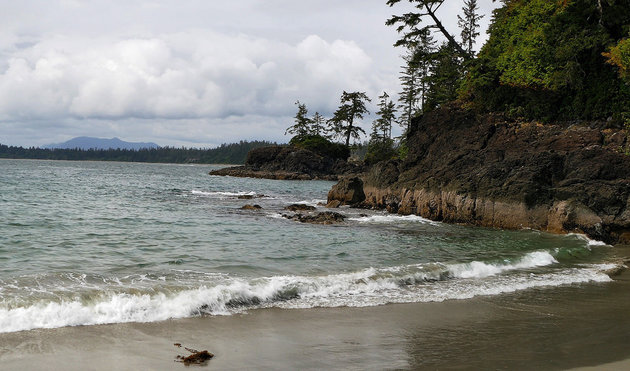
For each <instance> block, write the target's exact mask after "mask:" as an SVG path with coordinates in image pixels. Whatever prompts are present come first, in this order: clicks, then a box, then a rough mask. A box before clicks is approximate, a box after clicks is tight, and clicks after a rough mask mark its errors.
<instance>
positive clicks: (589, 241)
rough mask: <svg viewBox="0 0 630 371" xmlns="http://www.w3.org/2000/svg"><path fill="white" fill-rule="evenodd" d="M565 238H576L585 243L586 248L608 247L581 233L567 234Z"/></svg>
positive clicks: (604, 243) (602, 242)
mask: <svg viewBox="0 0 630 371" xmlns="http://www.w3.org/2000/svg"><path fill="white" fill-rule="evenodd" d="M567 236H572V237H577V238H578V239H580V240H582V241H585V242H586V244H587V245H588V246H609V245H608V244H607V243H606V242H604V241H597V240H593V239H590V238H589V237H588V236H587V235H585V234H582V233H569V234H567Z"/></svg>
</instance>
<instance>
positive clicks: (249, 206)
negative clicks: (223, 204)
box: [241, 205, 262, 210]
mask: <svg viewBox="0 0 630 371" xmlns="http://www.w3.org/2000/svg"><path fill="white" fill-rule="evenodd" d="M241 210H262V207H261V206H260V205H245V206H243V207H241Z"/></svg>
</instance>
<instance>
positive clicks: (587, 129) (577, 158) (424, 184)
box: [329, 107, 630, 243]
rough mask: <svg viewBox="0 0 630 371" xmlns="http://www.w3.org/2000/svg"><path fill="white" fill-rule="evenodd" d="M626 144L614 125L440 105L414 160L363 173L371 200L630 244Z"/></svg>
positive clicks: (418, 126) (414, 146) (412, 152)
mask: <svg viewBox="0 0 630 371" xmlns="http://www.w3.org/2000/svg"><path fill="white" fill-rule="evenodd" d="M589 124H590V125H589ZM627 141H628V138H627V134H626V132H625V131H624V130H622V129H611V128H606V124H605V123H594V124H593V123H588V124H584V123H566V124H554V125H551V124H540V123H535V122H534V123H532V122H513V121H507V120H504V119H503V118H501V117H499V116H492V115H488V116H483V117H477V116H475V115H474V114H473V113H472V112H470V111H467V110H463V109H459V108H455V107H450V108H446V109H441V110H437V111H434V112H432V113H430V114H427V115H425V117H423V118H422V119H420V120H417V121H416V122H415V125H414V127H413V129H412V132H411V134H410V136H409V138H408V143H409V154H408V156H407V159H406V160H405V161H402V162H401V161H390V162H386V163H380V164H377V165H376V166H374V167H372V169H370V171H369V172H368V173H366V174H365V175H364V176H363V181H364V186H363V191H364V193H365V197H366V199H365V201H363V203H362V205H363V206H364V207H374V208H384V209H387V210H389V211H390V212H396V213H401V214H416V215H420V216H422V217H425V218H430V219H433V220H439V221H445V222H452V223H465V224H472V225H479V226H489V227H499V228H534V229H539V230H546V231H551V232H557V233H565V232H579V233H586V234H587V235H588V236H590V237H592V238H595V239H599V240H603V241H606V242H609V243H618V242H621V243H630V156H627V155H625V154H623V153H622V151H621V149H624V148H627V147H626V146H627V144H628V143H627ZM329 201H330V200H329Z"/></svg>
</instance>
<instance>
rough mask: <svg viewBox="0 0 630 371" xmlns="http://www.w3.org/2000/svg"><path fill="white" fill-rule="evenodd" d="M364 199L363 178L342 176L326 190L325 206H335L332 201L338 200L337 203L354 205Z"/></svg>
mask: <svg viewBox="0 0 630 371" xmlns="http://www.w3.org/2000/svg"><path fill="white" fill-rule="evenodd" d="M364 200H365V193H363V180H361V178H359V177H351V178H344V179H342V180H341V181H339V183H337V184H335V185H334V186H333V187H332V189H331V190H330V192H328V205H327V207H335V206H333V205H335V204H334V203H331V202H332V201H339V202H340V203H339V205H356V204H358V203H360V202H363V201H364ZM339 205H337V206H339Z"/></svg>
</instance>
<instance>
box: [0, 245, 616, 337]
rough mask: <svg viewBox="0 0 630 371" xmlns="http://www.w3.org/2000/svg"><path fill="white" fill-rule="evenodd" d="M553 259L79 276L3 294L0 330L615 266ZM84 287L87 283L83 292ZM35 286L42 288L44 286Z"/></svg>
mask: <svg viewBox="0 0 630 371" xmlns="http://www.w3.org/2000/svg"><path fill="white" fill-rule="evenodd" d="M555 265H557V261H556V259H555V258H554V257H553V256H552V255H551V254H550V253H548V252H546V251H536V252H531V253H528V254H526V255H524V256H522V257H521V258H519V259H515V260H513V261H508V260H504V261H501V262H494V263H491V262H479V261H472V262H469V263H457V264H445V263H429V264H417V265H403V266H396V267H386V268H366V269H362V270H359V271H356V272H347V273H340V274H333V275H325V276H294V275H287V276H272V277H259V278H249V279H246V278H239V277H231V276H228V275H222V276H218V275H212V274H208V275H207V276H205V281H204V274H203V273H190V274H191V275H193V276H194V277H195V279H186V278H185V277H186V274H188V273H186V272H184V273H181V274H183V276H182V277H180V278H181V279H176V278H177V277H170V278H168V279H165V278H164V277H156V278H154V279H151V280H147V281H142V282H141V283H142V284H141V285H139V286H137V288H135V289H133V290H130V289H125V290H121V287H123V286H124V287H129V286H128V284H124V285H120V284H118V285H114V284H111V282H110V283H109V284H103V285H101V286H100V287H99V286H98V285H95V284H94V283H90V284H89V285H88V284H83V283H82V282H86V280H85V279H83V281H81V280H79V281H77V282H78V283H77V285H78V286H77V287H73V288H72V290H68V288H67V287H66V288H63V289H60V290H57V292H53V293H52V297H54V299H53V298H52V297H48V298H47V299H45V300H44V299H40V300H39V301H35V302H29V303H25V302H22V303H19V304H18V303H16V302H15V301H11V300H10V296H9V295H0V298H2V299H1V300H0V332H14V331H23V330H30V329H34V328H55V327H64V326H77V325H96V324H107V323H120V322H153V321H162V320H166V319H171V318H184V317H191V316H197V315H229V314H233V313H238V312H242V311H244V310H247V309H253V308H266V307H280V308H312V307H339V306H352V307H363V306H374V305H382V304H387V303H409V302H439V301H444V300H453V299H467V298H472V297H475V296H480V295H498V294H501V293H508V292H514V291H518V290H524V289H528V288H533V287H542V286H559V285H567V284H575V283H583V282H607V281H610V278H609V277H608V276H607V275H606V274H605V273H603V272H602V271H603V270H605V269H610V268H612V267H613V266H614V265H603V264H600V265H588V266H579V267H574V268H562V267H556V269H553V268H554V266H555ZM541 267H546V268H545V269H544V270H540V268H541ZM169 281H170V282H169ZM103 282H104V281H103ZM112 282H119V281H117V280H112ZM81 285H84V286H86V287H85V289H84V292H80V291H81V290H80V286H81ZM33 290H34V291H36V290H40V291H41V286H38V287H35V288H33ZM5 294H6V293H5Z"/></svg>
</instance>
